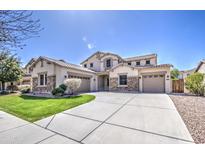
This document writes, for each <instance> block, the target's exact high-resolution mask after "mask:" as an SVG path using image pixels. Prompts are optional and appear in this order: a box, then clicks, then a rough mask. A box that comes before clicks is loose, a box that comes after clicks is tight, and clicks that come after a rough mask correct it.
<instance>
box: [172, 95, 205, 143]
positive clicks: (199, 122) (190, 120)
mask: <svg viewBox="0 0 205 154" xmlns="http://www.w3.org/2000/svg"><path fill="white" fill-rule="evenodd" d="M169 96H170V98H171V99H172V101H173V102H174V104H175V106H176V108H177V110H178V112H179V114H180V115H181V117H182V119H183V120H184V123H185V124H186V126H187V128H188V130H189V132H190V134H191V136H192V138H193V139H194V141H195V143H205V97H197V96H188V95H174V94H171V95H169Z"/></svg>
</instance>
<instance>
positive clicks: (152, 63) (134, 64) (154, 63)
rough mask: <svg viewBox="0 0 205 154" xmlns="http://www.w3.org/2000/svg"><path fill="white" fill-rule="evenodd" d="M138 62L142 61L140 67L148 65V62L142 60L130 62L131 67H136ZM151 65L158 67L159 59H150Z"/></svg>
mask: <svg viewBox="0 0 205 154" xmlns="http://www.w3.org/2000/svg"><path fill="white" fill-rule="evenodd" d="M147 60H148V59H147ZM137 61H140V65H141V66H145V65H146V60H145V59H141V60H133V61H130V62H131V66H136V62H137ZM150 65H157V59H156V58H150Z"/></svg>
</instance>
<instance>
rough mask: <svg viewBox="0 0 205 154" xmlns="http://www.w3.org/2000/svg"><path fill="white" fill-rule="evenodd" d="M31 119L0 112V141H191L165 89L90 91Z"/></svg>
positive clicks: (130, 142) (132, 142)
mask: <svg viewBox="0 0 205 154" xmlns="http://www.w3.org/2000/svg"><path fill="white" fill-rule="evenodd" d="M93 94H94V95H96V99H95V100H94V101H92V102H90V103H87V104H83V105H81V106H78V107H76V108H73V109H70V110H67V111H64V112H62V113H59V114H56V115H54V116H51V117H48V118H45V119H43V120H40V121H37V122H35V123H34V124H33V123H29V122H25V121H23V120H21V119H19V118H16V117H14V116H12V115H9V114H7V113H4V112H0V143H93V144H95V143H104V144H106V143H111V144H114V143H125V144H135V143H193V139H192V137H191V136H190V134H189V132H188V130H187V128H186V126H185V124H184V122H183V120H182V119H181V117H180V115H179V114H178V112H177V110H176V108H175V106H174V104H173V102H172V101H171V99H170V98H169V97H168V96H167V95H166V94H132V93H112V92H98V93H93Z"/></svg>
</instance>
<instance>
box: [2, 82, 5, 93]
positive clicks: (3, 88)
mask: <svg viewBox="0 0 205 154" xmlns="http://www.w3.org/2000/svg"><path fill="white" fill-rule="evenodd" d="M1 83H2V91H5V82H4V81H2V82H1Z"/></svg>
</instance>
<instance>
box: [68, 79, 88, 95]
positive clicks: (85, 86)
mask: <svg viewBox="0 0 205 154" xmlns="http://www.w3.org/2000/svg"><path fill="white" fill-rule="evenodd" d="M69 78H77V79H81V85H80V87H79V89H78V90H77V92H89V91H90V78H89V77H83V76H77V75H70V76H69Z"/></svg>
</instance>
